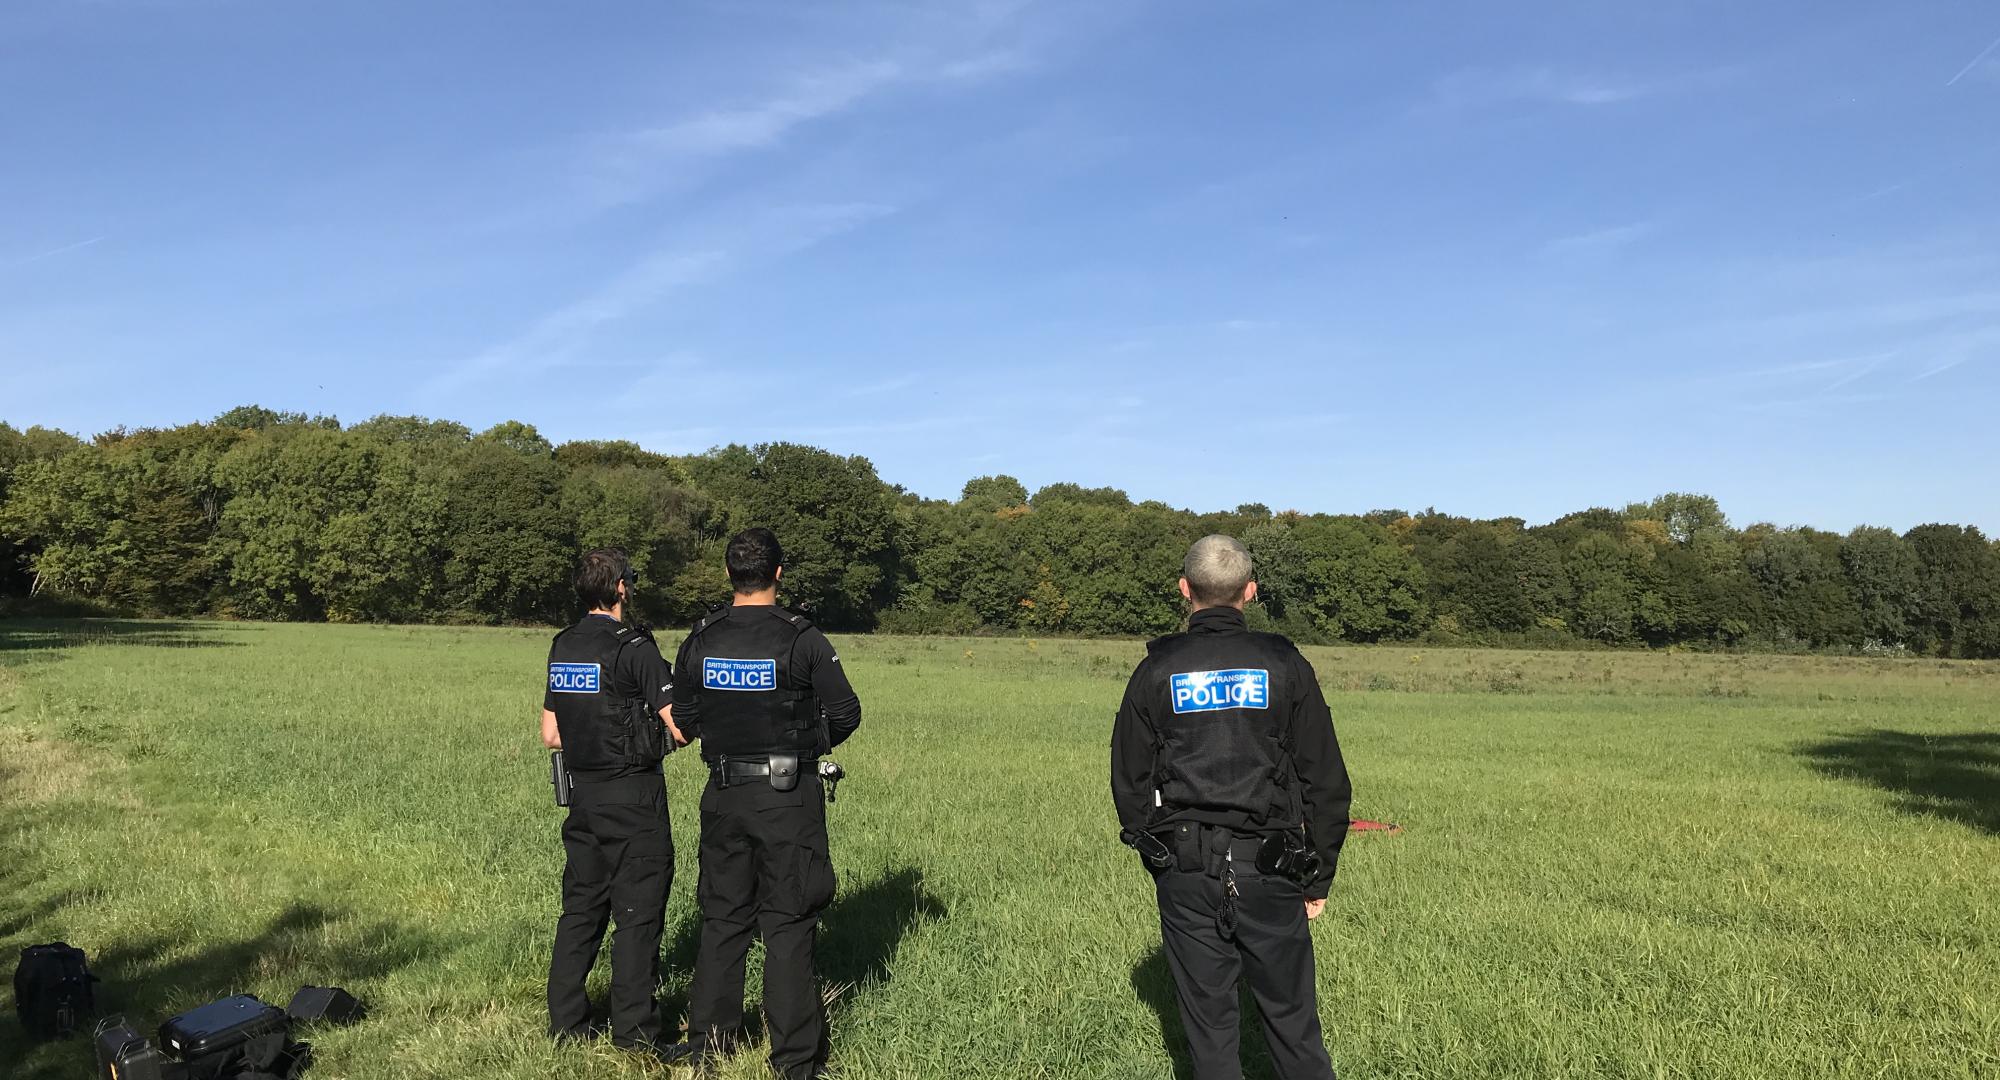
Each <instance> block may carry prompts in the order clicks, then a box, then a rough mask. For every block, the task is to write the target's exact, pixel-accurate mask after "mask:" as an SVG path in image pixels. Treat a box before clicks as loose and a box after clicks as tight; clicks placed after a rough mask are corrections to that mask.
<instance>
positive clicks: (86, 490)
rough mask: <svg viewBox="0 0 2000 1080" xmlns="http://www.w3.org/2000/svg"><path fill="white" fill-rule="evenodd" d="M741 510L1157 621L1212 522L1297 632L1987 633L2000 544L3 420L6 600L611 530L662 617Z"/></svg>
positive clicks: (928, 610) (1841, 645)
mask: <svg viewBox="0 0 2000 1080" xmlns="http://www.w3.org/2000/svg"><path fill="white" fill-rule="evenodd" d="M752 524H758V525H767V526H769V527H771V528H773V529H775V530H776V531H777V533H778V535H779V537H780V538H781V539H782V540H783V542H784V545H785V550H786V555H787V558H786V563H787V565H786V574H785V586H786V588H785V591H786V594H787V598H788V599H789V600H792V601H794V602H801V603H805V604H807V605H809V606H811V607H812V608H814V609H815V611H816V612H817V613H818V617H819V619H820V621H821V622H822V623H824V624H825V625H827V626H829V627H831V628H835V629H846V630H871V629H880V630H885V631H894V632H904V633H954V634H962V633H986V632H994V633H1029V634H1041V635H1059V634H1073V635H1099V634H1118V635H1151V634H1160V633H1166V632H1170V631H1172V630H1174V629H1175V628H1176V627H1177V626H1178V625H1179V624H1180V622H1181V619H1182V617H1183V607H1182V601H1181V598H1180V596H1179V593H1178V591H1177V590H1176V587H1175V583H1174V579H1175V577H1176V568H1177V567H1178V565H1179V560H1180V558H1181V555H1182V553H1183V552H1184V551H1185V550H1186V547H1187V545H1188V544H1189V543H1191V542H1192V541H1193V540H1194V539H1195V538H1196V537H1199V536H1201V535H1204V534H1206V533H1211V532H1224V533H1229V534H1232V535H1235V536H1238V537H1240V538H1242V540H1243V541H1244V542H1245V543H1246V544H1247V545H1248V546H1249V547H1250V550H1251V552H1252V554H1253V555H1254V556H1255V558H1256V562H1257V573H1258V581H1259V584H1260V590H1261V596H1262V599H1261V602H1260V603H1259V604H1258V605H1256V606H1255V607H1254V609H1253V611H1252V613H1251V614H1252V618H1253V621H1254V622H1255V623H1256V624H1258V625H1261V626H1267V627H1270V628H1272V629H1276V630H1279V631H1281V632H1284V633H1286V634H1289V635H1291V636H1292V637H1294V638H1295V639H1299V640H1302V641H1311V642H1377V641H1393V640H1424V641H1433V642H1439V643H1466V644H1483V643H1507V644H1530V645H1563V644H1577V643H1597V644H1605V645H1641V644H1643V645H1652V646H1666V645H1690V646H1703V647H1747V648H1776V649H1802V650H1803V649H1812V650H1865V651H1891V652H1893V651H1911V652H1916V653H1921V654H1925V655H1935V656H1956V657H1995V656H2000V544H1996V543H1995V542H1994V541H1989V540H1988V539H1987V538H1986V537H1985V536H1983V535H1982V534H1981V533H1980V531H1979V530H1978V529H1977V528H1974V527H1971V526H1960V525H1947V524H1929V525H1920V526H1917V527H1916V528H1913V529H1910V530H1909V531H1908V532H1904V533H1900V534H1899V533H1897V532H1895V531H1893V530H1890V529H1884V528H1873V527H1866V526H1864V527H1861V528H1857V529H1854V530H1853V531H1851V532H1848V533H1846V534H1844V535H1843V534H1839V533H1833V532H1826V531H1822V530H1819V529H1813V528H1806V527H1785V528H1780V527H1777V526H1774V525H1770V524H1754V525H1750V526H1748V527H1744V528H1737V527H1735V526H1733V525H1731V524H1730V522H1729V520H1728V519H1727V518H1726V517H1725V516H1724V514H1723V512H1722V510H1721V509H1720V507H1718V506H1717V505H1716V501H1715V500H1714V499H1712V498H1709V497H1707V496H1704V495H1696V494H1679V493H1675V494H1667V495H1661V496H1659V497H1658V498H1655V499H1652V500H1651V501H1649V502H1642V503H1633V504H1631V505H1629V506H1626V507H1624V508H1623V509H1608V508H1597V509H1589V510H1584V511H1581V512H1578V513H1574V514H1570V515H1568V516H1566V517H1563V518H1560V519H1558V520H1556V521H1553V522H1549V523H1547V524H1543V525H1534V526H1530V525H1528V524H1527V523H1526V522H1524V521H1523V520H1521V519H1519V518H1496V519H1491V520H1474V519H1469V518H1463V517H1454V516H1451V515H1448V514H1442V513H1437V512H1434V511H1429V510H1426V511H1423V512H1421V513H1406V512H1404V511H1401V510H1376V511H1371V512H1369V513H1365V514H1359V515H1354V514H1322V513H1314V514H1306V513H1300V512H1297V511H1292V510H1286V511H1281V512H1276V513H1274V512H1272V511H1271V510H1270V509H1269V508H1268V507H1265V506H1262V505H1257V504H1245V505H1242V506H1238V507H1236V508H1235V509H1233V510H1226V511H1213V512H1195V511H1191V510H1184V509H1176V508H1174V507H1171V506H1168V505H1166V504H1165V503H1160V502H1151V501H1147V502H1136V503H1135V502H1133V501H1132V500H1131V499H1130V498H1129V497H1128V496H1127V495H1126V494H1125V493H1124V492H1123V491H1119V490H1117V489H1115V488H1086V487H1081V486H1078V485H1076V484H1068V483H1057V484H1050V485H1048V486H1046V487H1043V488H1041V489H1040V490H1037V491H1034V492H1032V493H1031V492H1029V491H1028V489H1027V488H1026V487H1025V486H1023V485H1022V484H1021V482H1020V481H1018V480H1016V479H1014V478H1013V477H1010V476H984V477H979V478H976V479H974V480H971V481H969V482H968V483H967V484H966V485H965V487H964V490H963V491H962V492H961V493H960V495H959V497H958V498H957V499H956V500H945V499H927V498H922V497H920V496H918V495H916V494H914V493H911V492H909V491H905V490H904V489H902V488H901V487H898V486H896V485H892V484H887V483H884V482H883V481H882V480H881V478H880V477H878V476H877V475H876V473H875V469H874V466H873V465H871V464H870V463H869V462H868V460H867V459H866V458H862V457H853V456H842V455H839V454H834V453H830V452H828V451H825V450H821V449H817V448H814V447H810V446H801V445H796V444H791V443H771V444H765V445H759V446H752V447H746V446H738V445H731V446H725V447H721V448H719V449H713V450H710V451H708V452H706V453H702V454H694V455H685V456H673V455H664V454H656V453H651V452H649V451H646V450H643V449H641V448H640V447H639V446H637V445H635V444H633V443H630V442H622V441H602V442H600V441H578V442H566V443H563V444H562V445H560V446H557V445H552V444H551V443H550V442H549V441H548V440H547V439H545V438H543V437H542V436H541V435H540V434H539V433H538V432H537V431H536V430H535V429H534V428H533V427H532V426H529V425H527V424H523V423H519V422H515V421H509V422H506V423H502V424H499V425H496V426H494V427H492V428H490V429H488V430H486V431H482V432H479V433H477V434H475V433H473V432H472V431H471V430H470V429H468V428H467V427H466V426H464V425H462V424H457V423H453V422H451V421H447V420H430V419H426V418H423V417H414V416H378V417H375V418H374V419H372V420H367V421H365V422H362V423H358V424H353V425H350V426H342V425H341V424H340V423H339V422H338V421H336V420H335V419H333V418H331V417H318V416H305V415H302V414H298V413H286V412H277V411H273V410H270V409H265V408H261V407H256V406H245V407H242V408H237V409H232V410H230V411H229V412H226V413H223V414H222V415H221V416H218V417H216V418H215V419H214V420H212V421H210V422H207V423H195V424H186V425H183V426H180V427H175V428H165V429H152V428H148V429H142V430H131V431H128V430H124V429H119V430H115V431H110V432H106V433H104V434H101V435H98V436H96V437H95V438H92V439H90V440H87V441H86V440H82V439H78V438H76V437H74V436H72V435H69V434H66V433H63V432H60V431H52V430H49V429H45V428H39V427H30V428H27V429H26V430H17V429H15V428H14V427H12V426H10V425H8V424H5V423H0V595H5V596H7V597H10V598H11V600H10V606H12V607H14V608H16V609H21V610H55V609H56V607H58V606H59V605H60V604H61V603H66V602H81V603H84V604H89V605H94V606H95V607H96V608H98V609H104V610H118V611H127V612H133V613H140V614H148V615H169V616H178V615H196V614H209V615H222V616H229V617H239V618H255V619H296V620H329V621H343V622H349V621H386V622H510V623H522V622H539V623H558V622H562V621H564V620H565V619H566V618H568V617H569V616H571V615H573V614H575V612H574V611H573V607H574V601H573V597H572V594H571V590H570V588H569V575H570V572H571V569H572V567H573V565H574V562H575V558H576V555H577V553H578V552H579V551H580V550H582V549H585V548H591V547H599V546H617V547H622V548H624V549H625V550H626V551H627V552H629V553H630V554H631V556H632V560H633V563H634V566H635V567H636V568H637V570H638V572H639V574H640V578H641V586H640V590H639V596H640V601H639V608H640V612H641V614H642V615H643V616H644V617H645V618H647V619H648V620H650V621H653V622H656V623H662V624H673V623H681V622H685V621H688V620H691V619H693V618H694V617H696V616H698V615H699V614H700V612H701V611H703V610H705V609H706V607H707V606H708V605H709V604H711V603H715V602H719V601H721V600H723V599H725V598H726V596H727V593H728V586H727V584H726V582H725V581H723V579H722V576H721V572H720V569H719V567H720V563H721V547H722V544H723V543H724V541H725V539H726V538H727V537H728V536H729V535H730V534H731V533H733V532H734V531H736V530H737V529H740V528H743V527H746V526H749V525H752Z"/></svg>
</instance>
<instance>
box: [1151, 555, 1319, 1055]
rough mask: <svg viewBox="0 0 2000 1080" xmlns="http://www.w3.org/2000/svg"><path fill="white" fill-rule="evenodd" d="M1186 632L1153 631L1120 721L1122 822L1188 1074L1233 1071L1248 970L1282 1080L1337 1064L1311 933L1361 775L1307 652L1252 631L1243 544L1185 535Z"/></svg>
mask: <svg viewBox="0 0 2000 1080" xmlns="http://www.w3.org/2000/svg"><path fill="white" fill-rule="evenodd" d="M1183 569H1184V576H1183V577H1182V578H1181V594H1182V595H1183V596H1186V597H1187V598H1188V600H1189V602H1190V603H1191V605H1192V606H1193V608H1194V609H1195V610H1194V614H1193V615H1192V616H1191V617H1190V618H1189V619H1188V629H1187V631H1186V632H1185V633H1180V634H1173V635H1170V636H1168V637H1163V638H1160V639H1158V640H1156V641H1153V642H1152V643H1151V644H1149V645H1148V646H1147V653H1146V658H1145V660H1143V661H1141V662H1140V664H1139V668H1138V670H1137V671H1134V672H1133V673H1132V681H1131V683H1130V684H1129V685H1128V686H1127V687H1126V689H1125V701H1124V704H1122V705H1121V706H1120V707H1119V709H1118V718H1117V721H1116V723H1115V726H1114V727H1113V729H1112V733H1111V796H1112V801H1113V802H1114V803H1115V804H1116V805H1117V808H1118V820H1119V824H1120V825H1122V826H1123V827H1124V829H1125V832H1124V834H1123V838H1124V839H1125V840H1126V842H1127V843H1129V844H1131V845H1132V846H1133V847H1135V848H1137V849H1138V850H1139V853H1140V854H1141V856H1143V857H1145V861H1146V865H1147V866H1148V868H1149V869H1151V870H1152V871H1153V875H1154V883H1155V891H1156V893H1157V896H1158V900H1159V905H1160V933H1161V937H1162V938H1163V939H1164V940H1165V943H1166V954H1167V961H1168V964H1169V966H1170V967H1171V968H1172V969H1173V973H1174V982H1175V984H1176V986H1177V987H1178V994H1177V996H1178V998H1179V1001H1180V1010H1181V1022H1182V1026H1183V1027H1185V1028H1186V1030H1187V1038H1188V1057H1189V1060H1190V1062H1191V1064H1192V1065H1193V1067H1194V1076H1195V1080H1239V1078H1240V1077H1242V1075H1243V1065H1242V1062H1241V1060H1240V1058H1239V1056H1238V1035H1239V1020H1238V1015H1237V1014H1238V1009H1237V996H1236V995H1237V983H1238V981H1239V980H1240V979H1247V980H1248V981H1249V984H1250V992H1251V995H1252V996H1253V997H1254V998H1255V999H1256V1001H1257V1011H1258V1012H1259V1014H1261V1016H1262V1018H1263V1023H1264V1036H1265V1041H1266V1042H1267V1043H1269V1045H1270V1048H1271V1057H1272V1060H1273V1062H1274V1063H1275V1064H1276V1065H1277V1071H1278V1075H1279V1076H1280V1077H1281V1078H1283V1080H1331V1077H1332V1076H1333V1065H1332V1063H1331V1061H1330V1060H1329V1059H1328V1057H1327V1052H1326V1044H1325V1042H1324V1041H1323V1039H1322V1037H1321V1034H1320V1023H1319V1004H1318V999H1317V995H1316V994H1315V992H1314V988H1313V955H1312V936H1311V935H1310V934H1309V933H1308V932H1307V928H1306V922H1307V920H1310V919H1315V918H1318V917H1319V914H1320V912H1321V911H1322V910H1323V909H1324V908H1325V906H1326V893H1327V888H1328V886H1329V885H1331V884H1332V881H1333V871H1334V864H1335V861H1336V860H1337V859H1338V858H1339V855H1340V845H1341V842H1342V841H1343V840H1345V839H1346V837H1347V824H1348V818H1347V812H1348V803H1349V800H1350V798H1351V795H1352V789H1351V788H1350V787H1349V785H1348V781H1347V766H1346V765H1345V764H1344V763H1343V762H1342V761H1341V757H1340V744H1339V743H1338V742H1337V741H1336V740H1335V738H1334V734H1333V719H1332V717H1331V715H1330V714H1329V713H1328V712H1327V707H1326V698H1325V697H1324V695H1322V694H1321V693H1320V689H1319V682H1318V680H1317V679H1316V678H1315V677H1314V675H1313V669H1312V665H1310V664H1308V663H1307V662H1306V659H1305V657H1303V656H1301V655H1299V651H1298V649H1296V648H1294V647H1293V645H1292V643H1291V642H1289V641H1287V640H1285V639H1284V638H1283V637H1280V636H1278V635H1276V634H1260V633H1251V632H1250V630H1249V629H1248V628H1247V627H1246V626H1245V625H1244V620H1243V606H1244V605H1245V604H1247V603H1249V602H1250V601H1251V600H1253V599H1255V598H1256V595H1257V583H1256V582H1255V581H1253V580H1251V573H1250V553H1249V552H1248V551H1246V550H1245V549H1244V547H1243V545H1242V544H1240V543H1238V542H1237V541H1236V540H1235V539H1234V538H1232V537H1228V536H1220V535H1217V536H1207V537H1203V538H1202V539H1201V540H1198V541H1196V542H1195V544H1194V546H1193V547H1192V548H1190V549H1188V554H1187V560H1186V563H1185V564H1184V568H1183Z"/></svg>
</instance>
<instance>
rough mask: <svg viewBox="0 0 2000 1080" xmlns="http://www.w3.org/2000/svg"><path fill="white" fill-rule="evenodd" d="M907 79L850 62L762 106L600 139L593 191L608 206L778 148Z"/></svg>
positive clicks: (881, 64)
mask: <svg viewBox="0 0 2000 1080" xmlns="http://www.w3.org/2000/svg"><path fill="white" fill-rule="evenodd" d="M905 75H906V72H905V70H904V69H903V67H902V66H901V65H899V64H897V63H894V62H892V61H886V60H878V61H874V62H870V63H857V64H849V65H846V66H844V67H838V68H831V69H828V70H825V71H820V72H816V73H813V74H809V75H805V76H801V77H799V78H797V79H796V80H794V81H793V82H792V83H791V84H790V85H788V86H786V87H784V88H783V89H781V90H779V91H778V92H777V93H776V94H774V95H772V96H770V97H767V98H764V99H763V100H760V101H753V102H749V103H747V104H740V105H736V106H733V107H725V108H715V109H710V110H707V111H705V112H701V113H697V114H695V115H692V116H688V117H684V118H682V119H679V120H675V121H673V122H671V123H667V124H664V125H661V126H658V127H648V128H639V129H636V130H632V131H624V132H618V133H615V134H611V135H607V136H602V137H600V138H599V139H597V140H596V145H595V147H594V148H593V157H594V161H593V163H592V166H591V168H592V171H593V173H594V182H595V186H596V187H597V188H598V189H599V192H600V194H601V195H603V197H604V198H605V199H606V200H607V201H610V202H623V201H629V200H631V199H635V198H639V197H642V196H644V195H646V194H648V193H650V192H651V191H654V190H657V189H658V187H660V186H661V185H665V184H671V183H674V182H676V181H682V180H686V179H688V178H689V173H690V172H691V171H692V170H693V169H694V168H696V167H698V166H700V165H702V164H703V163H706V162H709V161H712V160H714V159H717V158H720V157H723V156H726V155H729V154H733V153H740V152H743V151H750V150H759V149H763V148H766V147H770V146H774V145H776V144H777V143H779V142H780V141H782V140H783V139H784V138H785V136H786V135H787V134H789V133H790V132H791V131H792V130H793V129H794V128H796V127H798V126H800V125H801V124H805V123H808V122H810V121H813V120H818V119H821V118H823V117H828V116H833V115H835V114H837V113H841V112H845V111H847V110H848V109H851V108H853V107H855V106H856V105H858V104H859V103H861V102H862V101H864V100H865V99H867V98H868V97H869V96H870V95H872V94H875V93H877V92H879V91H881V90H882V89H884V88H885V87H888V86H890V85H891V84H893V83H895V82H897V81H898V80H900V79H902V78H904V77H905Z"/></svg>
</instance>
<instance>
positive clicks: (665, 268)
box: [426, 203, 895, 394]
mask: <svg viewBox="0 0 2000 1080" xmlns="http://www.w3.org/2000/svg"><path fill="white" fill-rule="evenodd" d="M894 212H895V207H892V206H885V205H881V204H878V203H841V204H831V205H821V206H789V207H780V208H776V209H773V210H767V211H760V212H756V213H754V214H752V215H751V216H750V218H749V219H748V220H746V221H744V222H743V223H741V224H740V225H739V226H738V227H737V228H735V229H733V230H729V232H728V234H727V235H723V236H721V237H719V238H718V241H717V242H716V243H714V244H711V245H707V246H702V247H669V248H663V249H660V250H656V251H654V252H651V253H649V254H647V255H644V256H642V257H641V258H639V259H638V260H637V261H635V262H633V263H632V264H631V265H629V266H628V267H626V268H625V269H624V270H622V271H620V272H619V273H617V274H615V275H613V276H612V277H610V278H609V279H607V280H606V281H604V282H603V283H601V284H600V285H599V286H598V287H597V288H595V289H593V290H591V291H590V292H588V293H587V294H585V295H584V296H582V297H580V298H579V299H576V300H574V301H571V302H570V303H567V304H564V305H562V306H560V307H558V308H555V309H554V310H552V311H550V312H548V313H547V314H545V315H543V316H542V317H541V318H539V319H536V320H535V321H534V322H533V323H532V324H531V325H530V326H529V327H528V328H527V329H526V330H525V331H523V332H521V333H519V334H517V335H515V336H514V337H512V338H510V339H508V340H507V341H504V342H502V343H500V344H498V345H495V346H493V347H491V348H488V349H486V350H484V351H482V352H480V353H478V354H477V355H475V356H472V357H470V358H467V359H466V360H463V361H461V362H459V363H457V364H455V365H452V366H451V367H449V368H447V369H446V370H445V371H443V372H441V373H439V374H438V375H437V376H435V377H434V378H433V379H432V380H431V381H430V383H429V384H428V385H427V387H426V389H427V390H428V391H429V392H431V393H433V394H443V393H450V392H453V391H456V390H458V389H461V388H463V387H466V386H468V385H470V384H472V383H474V382H476V381H479V380H481V379H485V378H493V377H508V376H517V375H520V374H522V373H526V372H533V371H541V370H546V369H548V368H550V367H553V366H556V365H559V364H562V363H565V362H568V361H569V360H571V359H573V358H575V357H576V356H577V355H578V354H579V353H581V352H582V351H583V350H584V349H585V348H587V347H588V346H589V344H590V342H591V340H592V338H593V336H594V335H595V333H596V332H597V330H598V329H599V328H600V327H603V326H605V325H607V324H610V323H615V322H617V321H619V320H621V319H625V318H629V317H632V316H634V315H636V314H638V313H640V312H643V311H646V310H649V309H651V308H654V307H657V306H658V305H660V304H662V303H664V302H665V301H667V300H668V299H669V298H670V297H672V296H673V295H674V294H676V293H679V292H682V291H684V290H687V289H689V288H692V287H694V286H698V285H701V284H704V283H706V282H709V281H713V280H716V279H718V278H721V277H723V276H725V275H727V274H730V273H733V272H736V271H738V270H741V269H743V268H745V267H749V266H754V265H761V264H766V263H769V262H772V261H775V260H778V259H782V258H784V257H785V256H788V255H792V254H795V253H797V252H799V251H803V250H805V249H806V248H809V247H812V246H814V245H816V244H819V243H821V242H823V241H825V240H827V239H829V238H831V237H834V236H837V235H839V234H841V233H844V232H846V231H848V230H850V229H853V228H855V227H857V226H859V225H862V224H864V223H866V222H868V221H871V220H874V219H876V218H879V217H883V216H885V215H888V214H892V213H894Z"/></svg>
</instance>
